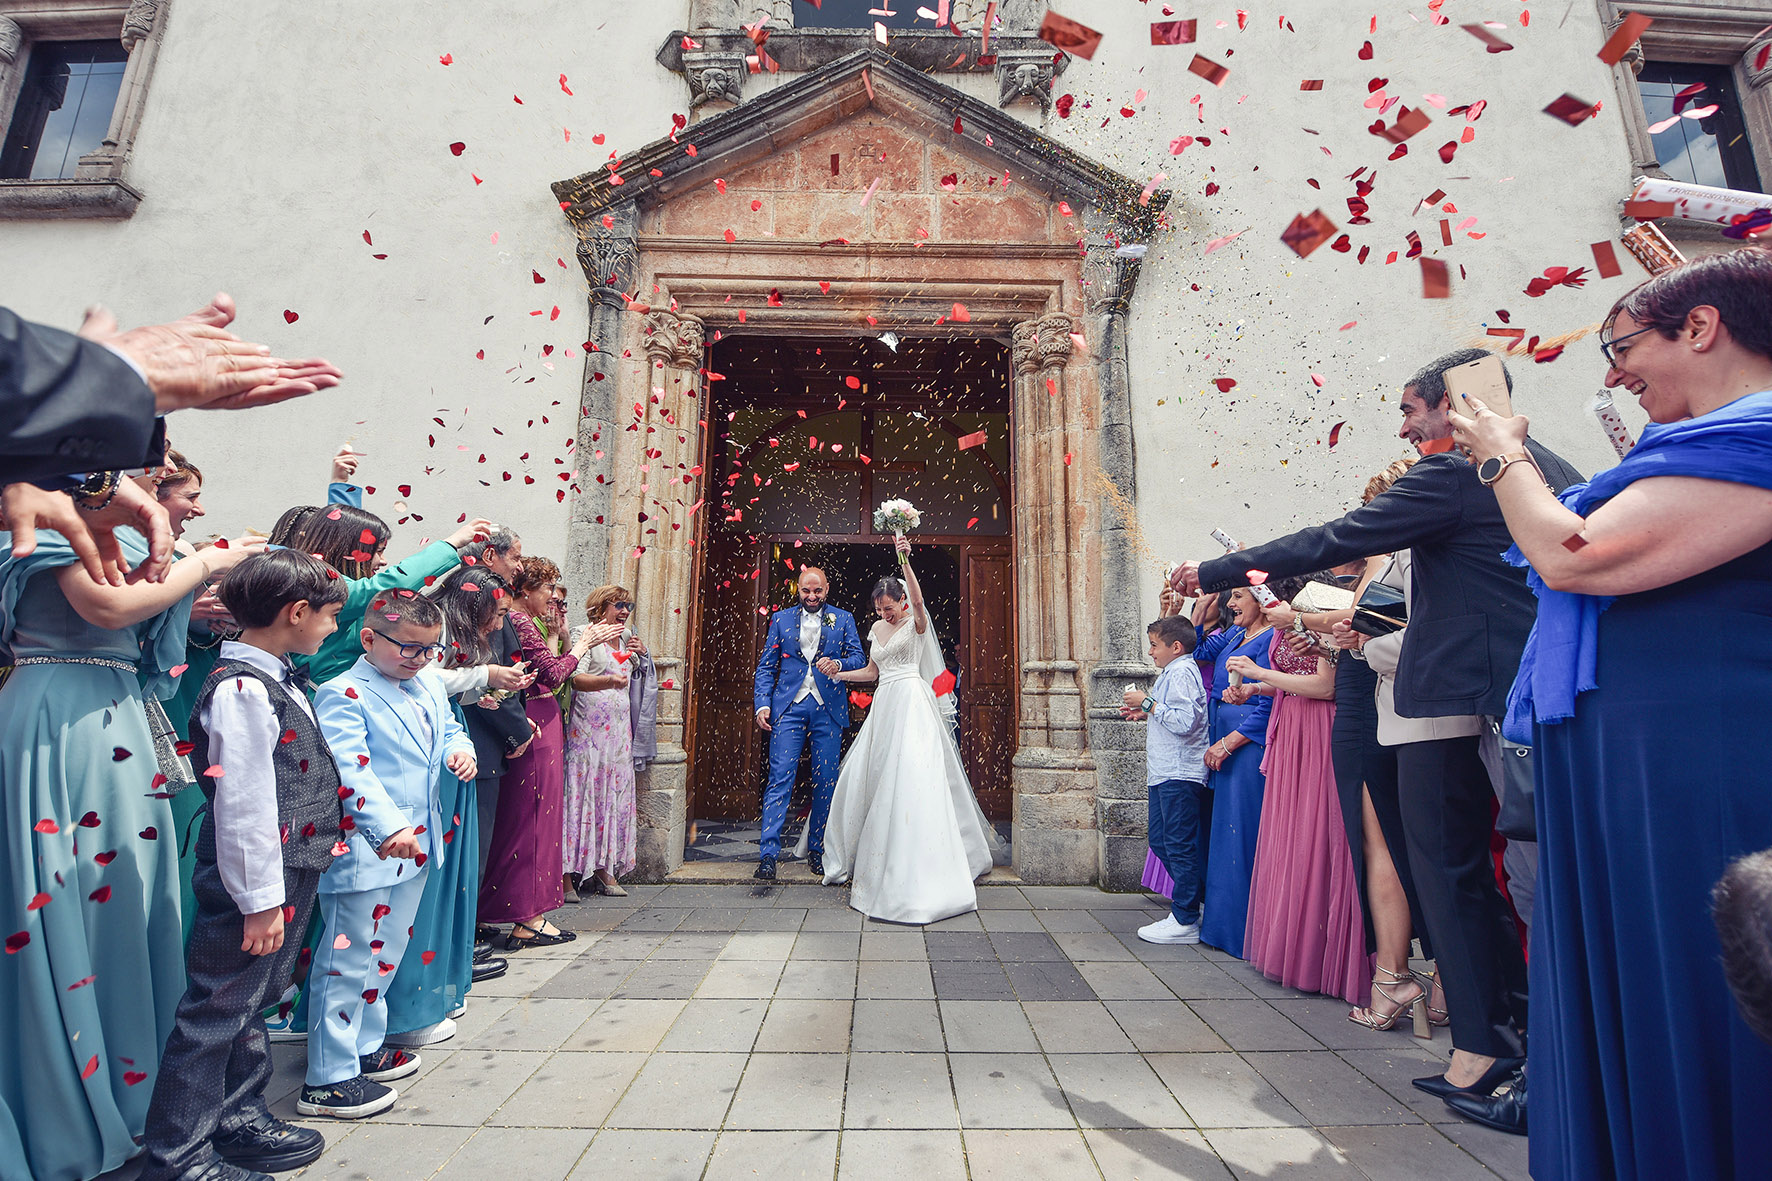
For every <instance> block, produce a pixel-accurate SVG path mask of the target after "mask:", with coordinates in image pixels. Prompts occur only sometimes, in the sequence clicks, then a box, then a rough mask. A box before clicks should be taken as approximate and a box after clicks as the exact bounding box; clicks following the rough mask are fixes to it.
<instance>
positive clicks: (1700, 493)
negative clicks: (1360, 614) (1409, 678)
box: [1448, 249, 1772, 1181]
mask: <svg viewBox="0 0 1772 1181" xmlns="http://www.w3.org/2000/svg"><path fill="white" fill-rule="evenodd" d="M1601 341H1602V344H1601V347H1602V349H1603V350H1604V351H1605V353H1606V357H1607V360H1608V362H1609V363H1610V366H1611V367H1610V369H1609V370H1608V371H1607V374H1606V384H1607V385H1608V386H1615V387H1623V388H1625V389H1627V390H1629V391H1630V392H1632V393H1634V394H1636V395H1637V397H1638V398H1639V399H1640V401H1641V404H1642V407H1643V409H1644V410H1645V411H1647V412H1648V415H1649V418H1650V419H1651V423H1650V425H1649V427H1648V428H1647V429H1646V430H1644V432H1643V437H1642V439H1641V441H1639V442H1638V443H1637V445H1636V447H1635V448H1634V449H1633V450H1632V451H1631V452H1630V453H1629V455H1628V456H1627V457H1626V458H1625V459H1624V460H1623V461H1622V462H1621V463H1620V464H1619V465H1618V466H1617V467H1615V468H1612V469H1611V470H1610V471H1606V472H1602V473H1600V474H1599V475H1597V476H1595V477H1594V479H1593V480H1592V481H1591V482H1589V483H1587V484H1585V485H1581V484H1578V485H1575V486H1573V487H1571V488H1569V489H1567V490H1566V491H1565V492H1564V493H1563V495H1562V502H1561V503H1559V502H1558V498H1557V497H1556V496H1554V495H1553V494H1552V493H1551V491H1550V490H1549V489H1548V488H1547V487H1546V486H1545V484H1544V482H1543V481H1542V480H1541V479H1540V478H1539V477H1538V475H1537V473H1536V472H1535V471H1534V469H1533V467H1532V465H1531V464H1530V463H1529V462H1519V461H1516V457H1517V456H1518V455H1519V454H1521V446H1522V440H1523V439H1524V438H1525V434H1526V420H1525V419H1523V418H1508V419H1504V418H1498V417H1496V416H1495V415H1494V414H1490V413H1479V414H1478V415H1477V417H1476V420H1475V421H1474V422H1472V421H1471V420H1468V419H1454V425H1455V427H1456V429H1457V431H1458V433H1459V436H1460V441H1461V442H1463V443H1465V444H1466V445H1467V446H1469V447H1470V448H1471V450H1472V452H1473V455H1474V456H1475V457H1476V458H1477V459H1479V460H1483V461H1487V465H1488V466H1487V467H1486V469H1485V471H1484V475H1485V477H1486V478H1487V479H1493V480H1494V481H1495V482H1494V488H1495V491H1496V495H1497V498H1498V499H1499V501H1500V503H1501V507H1502V511H1503V512H1504V513H1505V514H1506V515H1507V523H1508V528H1509V530H1510V531H1511V532H1512V533H1513V535H1514V539H1515V541H1516V542H1517V544H1518V551H1517V554H1516V557H1517V558H1520V557H1523V559H1524V560H1525V561H1527V562H1530V563H1531V566H1532V571H1533V573H1532V581H1533V583H1534V586H1535V589H1537V590H1538V593H1539V611H1538V621H1537V624H1536V626H1535V627H1534V629H1533V633H1532V637H1531V639H1530V640H1529V641H1528V643H1527V645H1526V653H1525V656H1524V658H1523V659H1522V662H1521V665H1520V675H1519V678H1518V679H1517V680H1516V681H1515V683H1514V694H1513V699H1512V700H1511V701H1510V709H1509V718H1508V722H1509V728H1510V731H1511V735H1510V736H1515V737H1516V740H1517V737H1520V736H1523V737H1527V738H1534V743H1533V744H1534V746H1535V748H1536V763H1537V768H1536V774H1537V801H1536V811H1537V820H1538V842H1539V871H1538V900H1537V910H1536V915H1535V921H1534V922H1533V924H1532V948H1531V952H1532V954H1531V977H1532V979H1531V985H1532V1046H1531V1055H1530V1058H1529V1060H1528V1070H1529V1077H1530V1081H1531V1089H1532V1102H1531V1105H1530V1115H1531V1124H1532V1127H1531V1134H1532V1140H1531V1168H1532V1175H1533V1177H1535V1178H1538V1179H1539V1181H1557V1179H1559V1178H1590V1177H1623V1178H1663V1177H1772V1049H1768V1047H1767V1046H1766V1045H1765V1043H1763V1042H1761V1041H1760V1040H1759V1039H1758V1038H1756V1037H1755V1036H1754V1034H1753V1033H1752V1032H1751V1030H1750V1029H1749V1028H1748V1026H1747V1024H1746V1023H1745V1022H1744V1021H1743V1020H1742V1018H1741V1016H1740V1014H1739V1013H1738V1012H1737V1011H1736V1009H1735V1006H1734V1004H1732V1003H1731V998H1730V994H1729V991H1728V989H1727V987H1726V983H1725V980H1724V976H1723V972H1722V968H1721V965H1720V963H1719V960H1720V957H1721V946H1720V943H1719V940H1718V937H1717V932H1716V929H1715V927H1714V926H1713V924H1712V921H1711V916H1710V896H1711V889H1712V887H1713V886H1714V884H1715V883H1716V881H1717V879H1718V878H1720V877H1721V876H1722V874H1723V871H1724V869H1725V868H1726V867H1727V866H1728V864H1729V862H1730V861H1731V860H1732V859H1733V858H1736V857H1739V856H1741V855H1742V854H1745V853H1748V852H1752V851H1757V850H1759V849H1763V848H1765V847H1767V846H1768V845H1772V791H1768V790H1767V786H1766V778H1765V775H1764V772H1763V770H1762V769H1763V768H1764V766H1765V761H1766V735H1767V733H1768V732H1772V254H1768V253H1767V252H1766V251H1764V250H1759V249H1744V250H1738V251H1735V252H1733V253H1728V254H1721V255H1716V256H1713V257H1709V258H1703V259H1699V260H1697V261H1695V262H1692V263H1689V264H1686V265H1684V266H1682V267H1679V268H1677V269H1675V270H1673V271H1670V272H1668V273H1666V274H1663V275H1660V276H1658V277H1656V278H1655V279H1652V280H1650V281H1649V282H1648V283H1647V284H1645V285H1643V286H1642V287H1639V288H1638V289H1636V290H1635V291H1633V292H1632V293H1631V294H1629V295H1627V296H1626V297H1625V298H1624V299H1623V300H1621V301H1620V302H1619V304H1618V305H1617V306H1616V307H1614V309H1613V314H1612V315H1610V316H1608V317H1607V321H1606V328H1605V330H1604V331H1603V334H1602V337H1601ZM1510 461H1512V462H1510ZM1498 469H1499V470H1498ZM1553 588H1554V589H1553ZM1695 626H1696V627H1698V628H1700V629H1702V630H1701V631H1700V632H1695V631H1694V627H1695ZM1534 721H1536V729H1535V731H1533V730H1532V728H1531V727H1532V723H1533V722H1534ZM1534 735H1535V737H1534ZM1524 1084H1525V1078H1524V1077H1520V1076H1517V1078H1516V1083H1515V1086H1514V1087H1513V1089H1512V1090H1511V1091H1509V1092H1507V1093H1504V1094H1503V1095H1501V1096H1499V1097H1497V1098H1493V1099H1488V1100H1470V1101H1468V1102H1460V1103H1456V1104H1454V1106H1455V1107H1456V1109H1457V1110H1459V1111H1460V1112H1461V1113H1464V1114H1466V1115H1468V1116H1470V1117H1471V1118H1473V1119H1477V1120H1479V1121H1480V1122H1485V1123H1491V1124H1493V1125H1495V1126H1499V1127H1504V1128H1507V1129H1508V1130H1517V1131H1522V1132H1523V1131H1524V1130H1525V1127H1524V1123H1525V1119H1524V1117H1525V1113H1526V1105H1525V1103H1524V1101H1523V1097H1522V1096H1523V1092H1524V1090H1525V1085H1524ZM1455 1098H1459V1099H1461V1100H1463V1099H1464V1097H1455ZM1448 1102H1452V1100H1448ZM1510 1125H1517V1126H1511V1127H1510Z"/></svg>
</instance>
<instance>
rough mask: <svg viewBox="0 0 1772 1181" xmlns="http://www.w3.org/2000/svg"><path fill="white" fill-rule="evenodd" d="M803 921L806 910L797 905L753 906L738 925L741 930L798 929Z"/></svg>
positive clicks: (804, 920)
mask: <svg viewBox="0 0 1772 1181" xmlns="http://www.w3.org/2000/svg"><path fill="white" fill-rule="evenodd" d="M805 922H806V912H805V911H804V910H800V909H799V908H797V907H786V906H784V907H765V908H756V907H753V908H752V909H750V910H747V911H745V914H744V919H743V921H742V922H740V923H739V925H738V926H739V930H741V931H798V930H799V929H800V927H801V925H802V924H804V923H805Z"/></svg>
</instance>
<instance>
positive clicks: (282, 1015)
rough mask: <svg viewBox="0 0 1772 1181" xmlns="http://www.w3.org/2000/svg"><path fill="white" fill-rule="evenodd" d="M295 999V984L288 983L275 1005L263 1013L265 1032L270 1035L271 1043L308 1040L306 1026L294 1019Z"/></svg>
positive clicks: (280, 1043)
mask: <svg viewBox="0 0 1772 1181" xmlns="http://www.w3.org/2000/svg"><path fill="white" fill-rule="evenodd" d="M295 1001H296V991H295V986H294V985H290V986H289V987H288V988H286V989H284V991H283V995H282V996H281V997H279V998H277V1007H276V1008H275V1009H272V1010H271V1011H270V1012H269V1013H267V1014H266V1015H265V1032H266V1033H268V1034H269V1035H270V1037H271V1043H272V1044H273V1045H282V1044H284V1043H287V1042H305V1041H307V1040H308V1031H307V1027H306V1026H305V1025H303V1024H301V1023H298V1022H297V1021H296V1019H295Z"/></svg>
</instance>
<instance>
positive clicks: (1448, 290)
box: [1420, 258, 1452, 299]
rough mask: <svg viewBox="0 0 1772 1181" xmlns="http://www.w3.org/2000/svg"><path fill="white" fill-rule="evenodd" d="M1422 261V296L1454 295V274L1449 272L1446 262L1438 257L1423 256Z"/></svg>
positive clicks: (1441, 297) (1442, 296)
mask: <svg viewBox="0 0 1772 1181" xmlns="http://www.w3.org/2000/svg"><path fill="white" fill-rule="evenodd" d="M1420 262H1421V298H1423V299H1449V298H1451V295H1452V276H1451V275H1450V274H1449V273H1448V272H1447V269H1446V264H1445V263H1443V262H1441V261H1440V260H1439V259H1437V258H1423V259H1421V260H1420Z"/></svg>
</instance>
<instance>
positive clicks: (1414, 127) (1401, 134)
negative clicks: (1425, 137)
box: [1378, 107, 1429, 144]
mask: <svg viewBox="0 0 1772 1181" xmlns="http://www.w3.org/2000/svg"><path fill="white" fill-rule="evenodd" d="M1381 122H1382V120H1381ZM1428 122H1429V119H1428V117H1427V113H1426V112H1425V111H1423V110H1422V109H1421V108H1420V107H1414V108H1411V107H1402V108H1399V109H1398V111H1397V121H1396V122H1395V123H1393V124H1391V125H1390V126H1389V127H1386V128H1385V129H1384V130H1383V131H1381V132H1379V133H1378V134H1379V135H1380V136H1382V137H1383V138H1384V139H1387V140H1389V141H1390V142H1391V143H1394V144H1400V143H1402V142H1403V141H1404V140H1406V139H1408V138H1409V137H1410V136H1412V135H1414V134H1415V133H1416V132H1418V131H1420V130H1422V129H1423V128H1424V127H1426V126H1427V125H1428Z"/></svg>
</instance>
